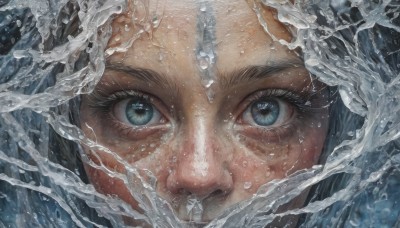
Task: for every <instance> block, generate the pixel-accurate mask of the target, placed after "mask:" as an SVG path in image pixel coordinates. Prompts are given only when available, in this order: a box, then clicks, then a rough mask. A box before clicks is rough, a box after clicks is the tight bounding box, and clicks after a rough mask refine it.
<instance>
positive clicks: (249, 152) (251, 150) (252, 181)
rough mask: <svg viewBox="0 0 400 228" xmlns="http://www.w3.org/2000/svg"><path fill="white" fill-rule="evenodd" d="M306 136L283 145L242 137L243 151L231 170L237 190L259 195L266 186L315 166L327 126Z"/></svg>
mask: <svg viewBox="0 0 400 228" xmlns="http://www.w3.org/2000/svg"><path fill="white" fill-rule="evenodd" d="M303 133H304V134H303V135H302V137H303V136H304V139H303V140H299V136H298V135H294V136H293V137H291V138H290V139H288V140H283V141H282V142H280V143H271V142H270V143H268V142H265V140H256V139H254V138H246V137H238V140H237V142H238V143H239V144H240V146H239V145H238V146H236V148H241V149H240V150H237V151H236V152H235V157H234V160H233V161H232V163H231V166H230V170H231V171H232V173H233V174H234V176H235V182H236V183H235V184H236V188H238V189H242V190H240V191H242V192H247V193H255V192H256V191H257V189H258V188H259V187H260V186H261V185H263V184H265V183H268V182H270V181H272V180H274V179H282V178H285V177H287V176H288V175H290V174H292V173H294V172H296V171H298V170H301V169H306V168H311V167H312V166H313V165H315V164H316V163H317V161H318V158H319V156H320V154H321V151H322V148H323V144H324V140H325V135H326V126H322V127H320V128H310V129H307V131H305V132H303ZM242 194H245V193H242Z"/></svg>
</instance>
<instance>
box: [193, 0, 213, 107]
mask: <svg viewBox="0 0 400 228" xmlns="http://www.w3.org/2000/svg"><path fill="white" fill-rule="evenodd" d="M215 29H216V19H215V11H214V10H213V6H212V4H211V3H210V1H208V0H203V1H200V2H199V3H198V14H197V34H196V39H197V41H196V49H195V56H196V60H197V66H198V69H199V71H200V79H201V83H202V85H203V86H204V88H205V90H206V94H207V98H208V101H210V102H212V100H213V98H214V96H215V92H214V90H213V88H214V87H215V84H217V81H216V79H217V77H216V73H215V65H216V61H217V55H216V51H215V50H216V32H215Z"/></svg>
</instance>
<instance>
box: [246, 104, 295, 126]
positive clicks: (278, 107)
mask: <svg viewBox="0 0 400 228" xmlns="http://www.w3.org/2000/svg"><path fill="white" fill-rule="evenodd" d="M294 112H295V111H294V108H293V106H292V105H290V104H289V103H288V102H285V101H284V100H282V99H279V98H275V97H263V98H260V99H257V100H255V101H254V102H253V103H251V104H250V105H249V106H248V107H247V109H246V110H245V111H244V112H243V116H242V120H243V123H245V124H250V125H256V126H262V127H279V126H281V125H284V124H286V123H287V122H288V121H289V120H290V119H291V117H292V116H293V113H294Z"/></svg>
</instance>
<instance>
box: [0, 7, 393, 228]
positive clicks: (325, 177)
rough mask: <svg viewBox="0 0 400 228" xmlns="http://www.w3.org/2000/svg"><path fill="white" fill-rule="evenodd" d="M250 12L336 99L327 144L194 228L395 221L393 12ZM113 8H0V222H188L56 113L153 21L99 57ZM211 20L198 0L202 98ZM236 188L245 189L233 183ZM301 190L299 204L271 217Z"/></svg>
mask: <svg viewBox="0 0 400 228" xmlns="http://www.w3.org/2000/svg"><path fill="white" fill-rule="evenodd" d="M136 2H137V4H140V3H143V2H142V1H136ZM261 3H262V4H258V3H257V4H252V5H251V7H252V8H253V9H254V11H255V12H256V13H257V16H258V19H259V21H260V23H261V25H262V26H263V28H264V29H265V32H266V33H268V34H270V35H271V37H273V39H274V40H276V41H277V42H279V43H281V44H283V45H286V46H288V47H289V48H290V49H292V50H295V49H296V48H301V50H302V51H301V55H302V56H303V59H304V62H305V66H306V67H307V69H308V70H309V71H310V72H311V73H312V74H314V75H315V76H316V77H317V78H318V79H319V80H321V81H322V82H324V83H326V84H327V85H330V86H332V93H333V94H334V95H335V96H337V100H336V101H335V103H334V105H333V108H332V112H331V119H332V121H331V123H330V124H331V127H330V128H331V130H330V132H329V139H328V141H327V142H326V144H325V152H324V154H323V156H322V158H321V164H322V165H317V166H314V167H313V168H311V169H309V170H302V171H298V172H296V173H294V174H291V175H290V176H289V177H287V178H284V179H282V180H276V181H272V182H270V183H267V184H266V185H264V186H262V187H261V188H260V189H259V190H258V192H257V194H255V195H254V196H253V197H252V198H251V199H249V200H246V201H243V202H241V203H240V204H238V205H235V206H234V207H232V208H230V209H229V210H227V211H225V212H224V213H223V214H222V215H220V216H219V217H218V218H216V219H215V220H213V221H212V222H211V223H210V224H208V225H207V227H232V226H235V227H238V226H239V227H264V226H265V225H266V224H271V223H272V222H273V221H274V220H276V219H277V218H281V217H283V218H284V217H285V216H287V215H302V216H303V217H302V221H303V222H302V225H301V227H337V226H346V225H349V226H350V225H351V226H361V227H362V226H368V224H376V226H388V227H395V226H397V225H398V224H399V217H398V213H399V212H398V208H400V207H399V204H400V202H399V201H398V199H400V196H399V190H398V189H399V181H398V180H399V176H400V172H399V171H400V157H399V153H400V152H399V136H400V133H399V132H400V129H399V127H400V115H397V113H398V112H399V110H398V109H399V108H400V105H399V97H400V94H399V93H400V80H399V78H400V65H399V64H398V63H399V60H400V57H399V55H400V46H399V42H398V40H399V39H400V35H399V33H400V27H399V24H400V20H399V12H400V10H399V8H400V5H399V3H398V2H397V1H389V0H384V1H356V0H354V1H332V2H330V1H322V0H321V1H317V0H314V1H311V2H310V1H296V3H295V4H293V3H292V2H291V1H274V0H263V1H261ZM263 5H264V6H268V7H272V8H274V9H276V10H277V17H278V19H279V20H280V21H281V22H283V23H285V24H287V25H289V27H290V28H291V31H292V33H293V41H291V42H288V41H285V40H281V39H279V38H278V37H276V36H275V35H274V34H272V33H271V31H270V30H269V29H268V22H267V21H265V20H263V17H262V14H261V10H260V9H261V8H262V7H264V6H263ZM127 7H128V6H126V3H125V1H122V0H121V1H115V0H113V1H107V0H105V1H88V0H76V1H67V0H59V1H55V0H54V1H42V0H36V1H18V0H9V1H0V40H1V43H0V44H1V45H0V75H1V77H0V107H1V108H0V113H1V115H0V138H1V141H0V182H1V185H0V186H1V187H0V205H1V206H0V218H1V219H0V220H1V223H0V224H1V225H4V226H8V225H17V226H31V227H40V226H44V224H45V225H46V226H55V227H62V226H66V227H73V226H78V227H90V226H95V227H109V226H114V227H121V226H124V217H133V218H136V219H137V220H139V221H143V222H145V223H148V224H152V225H153V226H154V227H185V226H190V224H189V225H188V224H186V223H183V222H182V221H180V220H179V219H178V218H177V217H176V215H175V213H174V211H173V209H172V208H171V206H170V205H169V204H168V202H166V201H165V200H164V199H162V198H161V197H160V196H158V195H157V194H156V193H155V189H156V187H157V181H156V180H155V179H154V177H153V176H152V174H151V173H147V172H143V171H138V170H136V169H135V168H134V167H131V166H130V165H129V164H127V162H126V161H124V160H123V159H121V158H118V155H117V154H115V153H113V152H112V151H110V150H109V149H107V148H104V147H101V146H100V145H98V144H97V142H96V141H92V140H90V139H88V138H86V137H85V136H84V134H83V133H82V131H81V130H80V128H79V127H78V126H79V123H78V118H77V116H74V115H72V114H71V113H70V110H79V102H80V98H79V96H80V95H81V94H85V93H90V92H91V91H92V90H93V88H94V86H95V85H96V84H97V82H98V81H99V80H100V78H101V76H102V74H103V72H104V65H105V64H104V62H105V56H106V55H111V54H112V53H114V52H116V51H121V52H123V51H125V50H126V49H127V48H128V47H130V46H131V45H132V43H133V42H134V41H135V40H136V39H137V38H138V37H139V36H140V35H141V34H144V33H151V31H152V29H156V28H157V26H158V25H159V24H160V21H161V20H162V13H159V12H156V13H155V14H148V15H147V16H146V18H147V19H146V20H141V19H138V20H139V22H140V23H139V22H138V23H139V25H140V26H138V27H136V28H137V29H138V30H137V31H136V30H135V32H134V34H136V35H137V36H132V37H131V39H130V40H129V41H128V42H126V43H124V44H121V45H120V46H115V47H113V48H111V49H107V50H106V52H104V50H105V47H106V44H107V42H108V40H109V38H110V37H111V36H112V33H111V28H110V23H111V18H112V17H113V15H114V14H120V13H121V12H123V10H124V9H126V8H127ZM158 9H162V7H160V8H158ZM211 14H212V10H211V9H210V7H209V5H207V4H206V2H201V3H199V18H198V19H199V28H198V29H199V30H198V31H199V37H200V38H199V45H198V49H197V50H196V58H197V63H198V66H199V70H200V72H201V75H202V78H201V80H202V83H203V85H204V87H205V88H206V91H207V95H208V98H209V100H210V101H212V99H213V96H214V92H213V89H212V87H213V85H214V84H215V83H216V79H215V75H214V68H213V65H214V64H215V62H216V52H215V37H214V34H213V26H214V22H213V17H212V16H211ZM74 25H78V26H77V27H74ZM126 28H127V30H129V28H128V27H126ZM127 32H132V31H127ZM336 91H337V92H336ZM75 115H78V113H76V114H75ZM349 133H350V134H349ZM77 142H80V143H81V144H83V145H85V146H88V147H90V148H96V150H100V151H104V152H106V153H109V154H111V155H113V156H114V157H116V158H118V159H117V160H118V162H120V163H121V164H123V165H124V166H125V167H127V169H126V172H125V173H123V174H121V173H117V172H114V171H112V170H109V169H107V168H106V166H104V165H101V164H100V165H99V164H96V163H94V162H91V161H90V159H88V158H87V157H85V154H84V153H82V148H80V146H78V144H77ZM60 151H64V153H60ZM82 162H87V163H88V164H89V165H91V166H92V167H95V168H97V169H100V170H103V171H104V172H105V173H107V174H108V175H109V176H112V177H116V178H118V179H119V180H122V181H123V182H124V183H125V184H126V185H128V186H131V187H130V188H129V189H131V192H130V193H131V195H132V196H133V197H134V198H135V199H136V200H137V202H139V207H140V210H141V211H140V210H133V209H132V208H131V206H130V205H128V204H127V203H125V202H123V201H122V200H120V199H118V198H116V197H113V196H109V195H104V194H101V193H99V192H98V191H96V190H95V189H94V187H93V186H92V185H90V184H88V181H87V177H86V176H85V175H83V174H84V173H85V171H84V170H83V169H82V168H81V167H82V164H81V163H82ZM77 167H78V168H77ZM79 167H80V168H79ZM250 187H251V183H246V185H245V186H243V188H244V189H247V188H250ZM310 187H311V194H310V196H311V197H310V199H309V200H308V204H306V205H305V206H304V207H301V208H297V209H292V210H287V211H280V210H278V208H279V207H281V206H282V205H285V204H287V203H289V202H290V201H291V200H292V199H294V198H295V197H296V196H298V195H299V194H300V193H301V192H303V191H308V189H309V188H310ZM187 202H188V204H187V211H188V212H189V213H190V215H191V219H192V220H193V221H194V222H198V221H199V218H201V213H200V212H203V209H202V204H201V200H198V199H195V198H193V199H189V200H187ZM21 209H23V210H21ZM203 225H204V224H203Z"/></svg>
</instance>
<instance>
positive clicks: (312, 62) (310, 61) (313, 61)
mask: <svg viewBox="0 0 400 228" xmlns="http://www.w3.org/2000/svg"><path fill="white" fill-rule="evenodd" d="M305 64H306V65H309V66H318V65H319V61H318V60H317V59H307V60H306V62H305Z"/></svg>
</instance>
